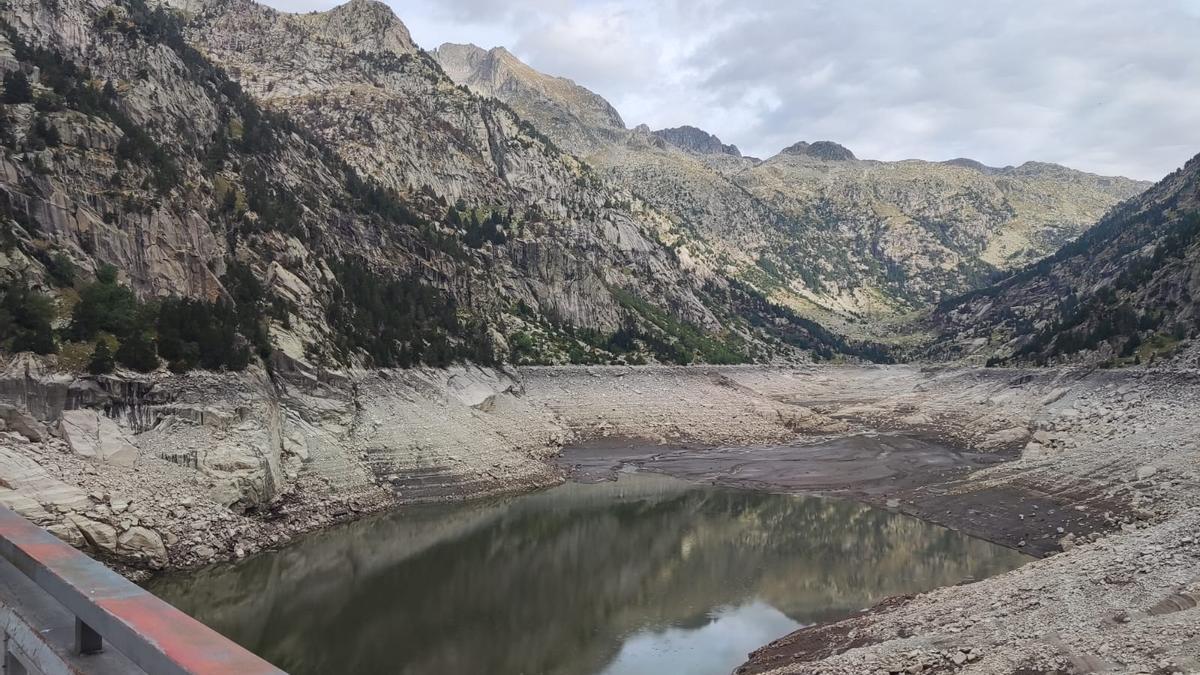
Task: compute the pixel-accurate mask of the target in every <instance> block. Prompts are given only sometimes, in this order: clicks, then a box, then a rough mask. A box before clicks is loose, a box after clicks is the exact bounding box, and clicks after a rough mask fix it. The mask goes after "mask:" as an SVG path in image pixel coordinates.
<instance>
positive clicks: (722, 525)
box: [149, 473, 1029, 675]
mask: <svg viewBox="0 0 1200 675" xmlns="http://www.w3.org/2000/svg"><path fill="white" fill-rule="evenodd" d="M1027 560H1029V558H1027V557H1025V556H1023V555H1021V554H1019V553H1017V552H1015V551H1011V550H1009V549H1005V548H1002V547H999V546H995V545H993V544H990V543H988V542H985V541H982V540H978V539H972V538H970V537H967V536H965V535H963V534H960V533H957V532H953V531H950V530H947V529H944V528H941V527H938V526H935V525H930V524H927V523H924V522H922V521H920V520H916V519H914V518H910V517H907V516H903V515H900V514H896V513H891V512H888V511H884V510H879V509H873V508H870V507H867V506H863V505H859V504H855V503H851V502H844V501H836V500H828V499H820V498H815V497H802V496H790V495H777V494H768V493H764V492H755V491H746V490H736V489H727V488H718V487H711V486H707V485H698V484H694V483H688V482H684V481H681V480H677V479H673V478H668V477H664V476H658V475H654V474H642V473H638V474H622V475H621V477H620V480H618V481H604V482H600V483H593V484H577V483H568V484H565V485H562V486H559V487H556V488H553V489H549V490H545V491H542V492H538V493H535V494H530V495H524V496H519V497H511V498H505V499H493V500H487V501H481V502H473V503H468V504H454V505H429V506H418V507H408V508H403V509H399V510H396V511H393V512H390V513H387V514H381V515H377V516H374V517H371V518H368V519H366V520H362V521H358V522H355V523H350V524H346V525H343V526H339V527H337V528H335V529H332V530H329V531H326V532H322V533H319V534H314V535H311V536H308V537H305V538H303V539H301V540H299V541H297V542H295V543H294V544H292V545H290V546H289V547H287V548H284V549H283V550H279V551H273V552H268V553H264V554H262V555H259V556H256V557H253V558H250V559H247V560H244V561H241V562H238V563H236V564H230V565H220V566H215V567H211V568H208V569H204V570H200V571H196V572H190V573H180V574H174V575H168V576H164V577H160V578H157V579H155V580H153V581H152V582H151V583H150V584H149V587H150V590H151V591H153V592H154V593H156V594H157V595H159V596H161V597H162V598H164V599H166V600H167V601H169V602H171V603H173V604H175V605H176V606H178V607H179V608H181V609H183V610H184V611H186V612H188V613H189V614H192V615H193V616H195V617H196V618H198V619H200V620H201V621H203V622H205V623H207V624H208V625H210V626H212V627H213V628H215V629H216V630H218V631H220V632H222V633H224V634H225V635H227V636H229V637H230V638H232V639H234V640H236V641H237V642H239V643H241V644H243V645H244V646H246V647H247V648H249V649H251V650H253V651H254V652H256V653H258V654H260V655H261V656H263V657H264V658H266V659H268V660H270V661H272V662H273V663H275V664H276V665H278V666H279V667H281V668H283V669H285V670H287V671H289V672H290V673H292V674H293V675H306V674H311V673H339V674H340V673H356V674H359V675H365V674H373V673H389V674H390V673H412V674H417V673H421V674H425V673H438V674H446V673H463V674H474V673H489V674H491V675H507V674H511V675H538V674H543V673H544V674H559V673H561V674H572V675H574V674H612V675H616V674H622V675H627V674H635V673H636V674H641V673H646V674H650V673H653V674H656V675H657V674H659V673H690V674H704V673H722V674H725V673H729V672H730V671H731V670H732V669H733V668H734V667H736V666H738V665H739V664H741V663H742V662H743V661H745V659H746V655H747V652H749V651H751V650H753V649H755V648H757V647H760V646H762V645H764V644H766V643H767V642H769V641H771V640H772V639H775V638H777V637H781V636H783V635H785V634H787V633H789V632H791V631H792V630H795V629H796V628H799V627H801V626H804V625H807V624H811V623H813V622H818V621H824V620H829V619H835V618H838V617H843V616H847V615H849V614H852V613H854V612H857V611H860V610H862V609H864V608H866V607H869V606H871V605H872V604H874V603H876V602H878V601H879V600H881V599H883V598H885V597H887V596H890V595H896V594H900V593H908V592H915V591H923V590H928V589H932V588H935V587H939V586H945V585H949V584H955V583H958V582H961V581H964V580H967V579H981V578H984V577H987V576H990V575H994V574H998V573H1001V572H1004V571H1007V570H1009V569H1012V568H1014V567H1017V566H1019V565H1021V564H1022V563H1024V562H1026V561H1027Z"/></svg>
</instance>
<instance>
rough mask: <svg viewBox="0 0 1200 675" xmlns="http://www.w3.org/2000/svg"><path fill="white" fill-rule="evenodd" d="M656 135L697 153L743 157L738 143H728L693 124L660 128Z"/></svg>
mask: <svg viewBox="0 0 1200 675" xmlns="http://www.w3.org/2000/svg"><path fill="white" fill-rule="evenodd" d="M654 135H655V136H657V137H659V138H661V139H663V140H664V141H666V142H668V143H670V144H671V145H673V146H675V147H677V148H679V149H681V150H686V151H688V152H690V153H693V154H696V155H731V156H733V157H741V156H742V153H741V151H740V150H738V148H737V146H736V145H726V144H724V143H722V142H721V139H719V138H717V137H716V136H714V135H712V134H710V133H708V132H707V131H705V130H703V129H697V128H696V127H693V126H686V125H685V126H682V127H674V128H671V129H659V130H658V131H655V132H654Z"/></svg>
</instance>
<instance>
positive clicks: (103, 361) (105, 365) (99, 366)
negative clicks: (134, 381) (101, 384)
mask: <svg viewBox="0 0 1200 675" xmlns="http://www.w3.org/2000/svg"><path fill="white" fill-rule="evenodd" d="M115 367H116V362H115V361H113V354H112V350H111V349H110V348H109V346H108V341H107V340H97V341H96V348H95V349H94V350H92V360H91V362H90V363H88V372H89V373H91V374H93V375H107V374H108V373H111V372H112V371H113V368H115Z"/></svg>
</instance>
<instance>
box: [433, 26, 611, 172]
mask: <svg viewBox="0 0 1200 675" xmlns="http://www.w3.org/2000/svg"><path fill="white" fill-rule="evenodd" d="M431 56H433V58H434V59H436V60H437V62H438V64H439V65H441V67H442V70H444V71H445V72H446V74H447V75H449V76H450V77H451V78H452V79H453V80H454V81H455V82H457V83H458V84H461V85H464V86H466V87H467V88H468V89H470V90H471V91H473V92H475V93H477V94H479V95H481V96H485V97H489V98H497V99H500V100H501V101H504V102H506V103H508V104H509V105H511V106H512V107H513V109H514V110H516V111H517V113H519V114H520V115H521V117H522V118H524V119H526V120H528V121H530V122H532V123H533V125H534V126H535V127H537V128H538V130H539V131H541V132H543V133H545V134H547V135H548V136H550V137H551V138H553V139H554V142H555V143H557V144H558V145H559V146H560V147H561V148H563V149H564V150H566V151H567V152H570V153H572V154H574V155H577V156H579V157H586V156H588V155H590V154H591V153H592V152H594V151H595V150H596V149H597V148H598V147H601V146H603V145H605V144H607V143H611V142H612V141H613V140H615V139H617V138H619V137H620V136H623V135H624V132H625V122H624V121H623V120H622V119H621V115H620V114H619V113H617V111H616V109H615V108H613V107H612V105H610V104H609V102H608V101H606V100H604V99H603V98H602V97H600V96H598V95H596V94H595V93H593V92H591V91H589V90H587V89H585V88H583V87H581V86H579V85H577V84H575V83H574V82H572V81H571V80H568V79H566V78H562V77H552V76H550V75H545V74H543V73H540V72H538V71H536V70H534V69H533V68H530V67H529V66H527V65H525V64H524V63H523V62H521V61H520V60H519V59H517V58H516V57H515V56H513V55H512V54H511V53H509V51H508V50H507V49H505V48H503V47H495V48H493V49H490V50H487V51H485V50H483V49H480V48H479V47H476V46H475V45H469V44H468V45H460V44H450V43H447V44H444V45H442V46H440V47H438V48H437V49H435V50H434V51H433V52H431Z"/></svg>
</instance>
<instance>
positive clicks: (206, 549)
mask: <svg viewBox="0 0 1200 675" xmlns="http://www.w3.org/2000/svg"><path fill="white" fill-rule="evenodd" d="M192 553H193V554H194V555H195V556H196V557H197V558H201V559H203V560H210V559H211V558H212V557H213V556H215V555H216V554H217V550H216V549H214V548H213V547H211V546H205V545H204V544H201V545H200V546H197V547H195V548H193V549H192Z"/></svg>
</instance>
